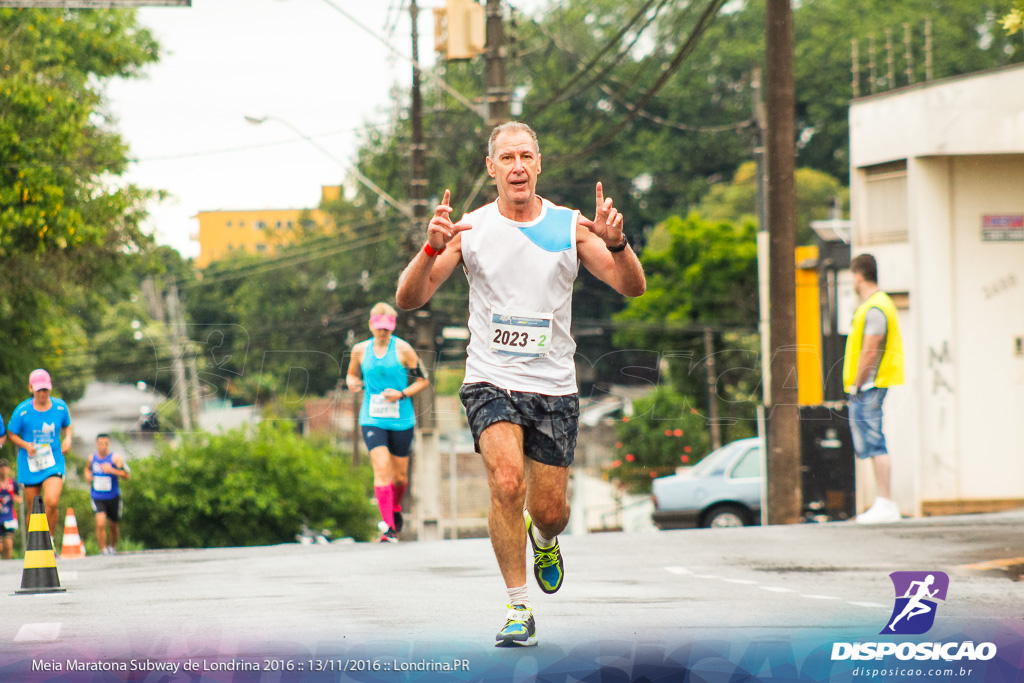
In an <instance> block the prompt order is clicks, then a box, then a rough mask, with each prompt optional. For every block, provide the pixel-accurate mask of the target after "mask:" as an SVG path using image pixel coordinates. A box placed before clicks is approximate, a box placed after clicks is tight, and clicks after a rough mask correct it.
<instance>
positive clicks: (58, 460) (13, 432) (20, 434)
mask: <svg viewBox="0 0 1024 683" xmlns="http://www.w3.org/2000/svg"><path fill="white" fill-rule="evenodd" d="M28 386H29V389H31V390H32V398H30V399H27V400H25V401H23V402H22V403H21V404H20V405H19V406H18V407H17V408H15V409H14V414H13V415H11V422H10V424H8V425H7V433H8V435H9V436H10V437H11V441H12V442H13V443H14V445H15V446H17V447H18V483H19V484H21V485H23V486H24V487H25V499H26V503H27V504H28V509H29V511H30V513H29V514H31V510H32V502H33V500H34V499H35V497H36V496H38V495H40V493H41V494H42V496H43V506H44V508H45V510H46V523H47V524H48V525H49V527H50V537H51V539H52V537H53V532H54V530H55V529H56V528H57V505H58V504H59V503H60V494H61V491H62V490H63V489H64V467H65V465H64V454H65V453H67V452H68V451H69V450H71V413H70V412H69V411H68V406H67V404H66V403H64V401H62V400H61V399H59V398H52V397H51V396H50V392H51V391H52V390H53V382H52V381H51V380H50V373H48V372H47V371H46V370H42V369H39V370H33V371H32V374H31V375H29V378H28Z"/></svg>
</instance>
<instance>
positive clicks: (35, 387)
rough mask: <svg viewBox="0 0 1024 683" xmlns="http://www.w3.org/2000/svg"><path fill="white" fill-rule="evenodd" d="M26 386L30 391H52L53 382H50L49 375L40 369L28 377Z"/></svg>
mask: <svg viewBox="0 0 1024 683" xmlns="http://www.w3.org/2000/svg"><path fill="white" fill-rule="evenodd" d="M28 386H29V388H30V389H32V391H39V390H40V389H50V390H52V389H53V382H51V381H50V373H48V372H47V371H46V370H43V369H42V368H40V369H39V370H33V371H32V374H31V375H29V376H28Z"/></svg>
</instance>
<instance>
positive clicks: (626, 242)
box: [605, 233, 629, 254]
mask: <svg viewBox="0 0 1024 683" xmlns="http://www.w3.org/2000/svg"><path fill="white" fill-rule="evenodd" d="M628 245H629V240H628V239H626V233H622V243H621V244H619V246H617V247H608V251H610V252H612V253H613V254H618V253H619V252H620V251H622V250H623V249H625V248H626V247H627V246H628ZM605 246H606V247H607V246H608V245H605Z"/></svg>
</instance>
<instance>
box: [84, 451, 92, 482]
mask: <svg viewBox="0 0 1024 683" xmlns="http://www.w3.org/2000/svg"><path fill="white" fill-rule="evenodd" d="M85 480H86V481H92V456H91V455H90V456H89V459H88V460H87V461H86V463H85Z"/></svg>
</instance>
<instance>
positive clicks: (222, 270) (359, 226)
mask: <svg viewBox="0 0 1024 683" xmlns="http://www.w3.org/2000/svg"><path fill="white" fill-rule="evenodd" d="M402 225H404V224H403V223H401V222H396V220H395V219H394V218H392V219H390V222H384V221H381V220H372V221H368V222H365V223H356V224H346V225H340V226H337V231H338V234H331V235H324V236H321V237H317V238H313V239H309V240H305V241H303V242H299V243H298V244H296V245H291V246H289V247H288V249H287V251H284V252H283V253H281V254H278V255H275V256H271V257H268V258H263V259H260V260H259V261H246V262H243V263H237V264H232V263H230V262H228V263H225V262H223V261H220V262H217V261H215V262H214V263H215V264H218V265H217V267H216V268H215V269H214V270H213V271H211V277H219V276H221V275H225V274H229V273H237V272H242V271H247V270H253V269H256V268H261V267H263V266H266V265H267V264H269V263H277V262H279V261H283V260H288V259H292V258H295V257H297V256H305V255H309V254H313V253H316V252H319V251H321V250H322V249H323V248H324V244H323V243H325V242H326V243H328V244H329V243H331V242H333V241H335V240H337V239H350V238H351V235H345V234H341V231H342V230H344V231H347V232H349V233H352V234H358V233H359V232H361V231H363V230H368V229H370V228H375V227H380V228H382V229H384V230H387V229H390V228H393V227H401V226H402ZM212 265H213V264H211V266H212ZM211 266H208V269H209V268H210V267H211ZM204 281H206V280H204ZM178 284H179V285H181V286H186V285H188V284H189V283H188V282H178Z"/></svg>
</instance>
